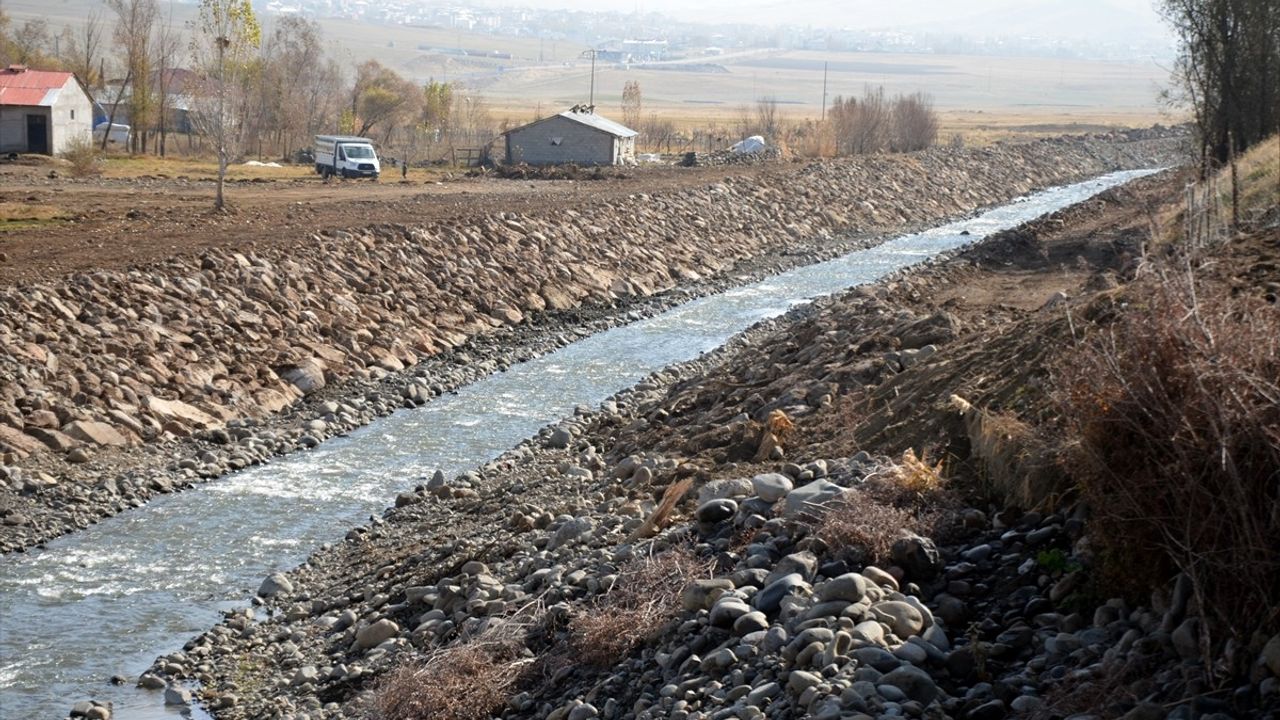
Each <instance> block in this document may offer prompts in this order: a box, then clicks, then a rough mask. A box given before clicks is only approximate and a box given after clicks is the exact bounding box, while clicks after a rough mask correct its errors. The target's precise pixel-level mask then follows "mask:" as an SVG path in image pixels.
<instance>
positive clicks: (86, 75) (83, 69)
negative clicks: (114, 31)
mask: <svg viewBox="0 0 1280 720" xmlns="http://www.w3.org/2000/svg"><path fill="white" fill-rule="evenodd" d="M103 32H104V31H103V27H102V15H101V14H99V13H98V12H97V11H94V10H91V11H90V12H89V14H88V15H87V16H85V21H84V25H81V26H80V27H79V29H77V30H72V29H71V26H70V25H68V26H67V27H65V28H63V29H62V60H63V62H64V63H65V64H66V66H67V69H69V70H70V71H71V72H73V73H75V74H76V77H78V78H80V81H81V82H83V83H84V84H85V85H87V86H89V87H101V84H102V82H103V81H104V80H105V79H106V78H103V77H101V75H100V73H99V68H100V67H101V66H100V64H99V60H100V58H101V56H102V44H103Z"/></svg>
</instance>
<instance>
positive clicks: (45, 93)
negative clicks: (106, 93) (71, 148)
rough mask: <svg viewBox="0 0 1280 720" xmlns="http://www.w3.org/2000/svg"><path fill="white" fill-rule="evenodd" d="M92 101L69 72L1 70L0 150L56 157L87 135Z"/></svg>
mask: <svg viewBox="0 0 1280 720" xmlns="http://www.w3.org/2000/svg"><path fill="white" fill-rule="evenodd" d="M92 133H93V101H92V100H90V99H89V94H88V93H86V92H85V90H84V87H83V86H82V85H81V84H80V81H79V80H77V79H76V76H75V75H72V74H71V73H69V72H54V71H50V70H32V69H30V68H28V67H27V66H25V65H10V66H9V67H7V68H5V69H4V70H0V153H38V154H42V155H58V154H60V153H61V152H62V151H64V150H66V149H67V146H68V145H69V144H70V143H71V141H72V140H73V139H75V138H78V137H79V138H84V139H86V140H88V139H91V138H92Z"/></svg>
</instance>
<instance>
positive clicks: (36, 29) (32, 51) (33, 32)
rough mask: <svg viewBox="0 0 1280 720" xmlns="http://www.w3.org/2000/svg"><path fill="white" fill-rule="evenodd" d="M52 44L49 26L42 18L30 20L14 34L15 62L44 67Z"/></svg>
mask: <svg viewBox="0 0 1280 720" xmlns="http://www.w3.org/2000/svg"><path fill="white" fill-rule="evenodd" d="M51 43H52V39H51V38H50V37H49V24H48V23H46V22H45V21H44V20H42V19H40V18H36V19H34V20H28V21H26V22H25V23H23V24H22V27H20V28H18V29H17V30H16V31H14V33H13V37H12V39H11V44H12V47H13V52H14V60H15V61H17V62H19V63H22V64H23V65H43V64H44V63H45V62H47V58H48V56H49V45H50V44H51Z"/></svg>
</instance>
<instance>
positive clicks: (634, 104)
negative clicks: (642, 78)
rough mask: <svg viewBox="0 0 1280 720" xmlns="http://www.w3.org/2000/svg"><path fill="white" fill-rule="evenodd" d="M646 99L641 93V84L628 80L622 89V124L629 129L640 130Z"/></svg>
mask: <svg viewBox="0 0 1280 720" xmlns="http://www.w3.org/2000/svg"><path fill="white" fill-rule="evenodd" d="M643 106H644V99H643V96H642V94H641V92H640V82H639V81H637V80H628V81H627V82H626V84H625V85H623V87H622V124H623V125H626V126H627V127H629V128H637V129H638V128H639V127H640V120H641V113H642V111H643V109H644V108H643Z"/></svg>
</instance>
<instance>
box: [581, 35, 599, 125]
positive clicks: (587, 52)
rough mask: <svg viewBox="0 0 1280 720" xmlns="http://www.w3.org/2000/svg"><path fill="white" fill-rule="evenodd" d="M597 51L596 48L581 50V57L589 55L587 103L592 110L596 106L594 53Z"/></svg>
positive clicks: (593, 110)
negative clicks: (589, 88) (588, 97)
mask: <svg viewBox="0 0 1280 720" xmlns="http://www.w3.org/2000/svg"><path fill="white" fill-rule="evenodd" d="M597 52H599V51H598V50H596V49H595V48H591V49H590V50H583V51H582V57H586V56H587V55H590V56H591V102H590V103H588V104H589V105H590V106H591V108H592V109H591V111H592V112H595V107H596V53H597Z"/></svg>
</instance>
